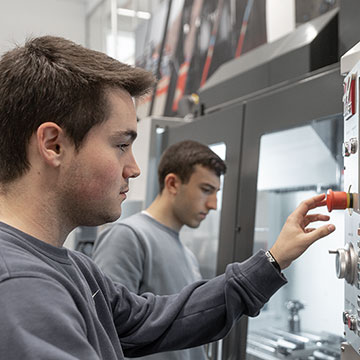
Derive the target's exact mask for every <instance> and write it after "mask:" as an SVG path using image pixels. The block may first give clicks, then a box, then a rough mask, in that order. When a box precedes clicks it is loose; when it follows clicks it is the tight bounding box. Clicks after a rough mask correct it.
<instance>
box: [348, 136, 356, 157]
mask: <svg viewBox="0 0 360 360" xmlns="http://www.w3.org/2000/svg"><path fill="white" fill-rule="evenodd" d="M349 146H350V153H351V154H355V153H356V151H357V139H356V138H351V139H350V140H349Z"/></svg>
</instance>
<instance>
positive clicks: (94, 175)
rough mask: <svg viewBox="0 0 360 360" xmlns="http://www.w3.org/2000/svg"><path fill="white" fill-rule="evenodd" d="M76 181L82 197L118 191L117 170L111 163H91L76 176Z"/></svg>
mask: <svg viewBox="0 0 360 360" xmlns="http://www.w3.org/2000/svg"><path fill="white" fill-rule="evenodd" d="M79 180H80V181H79ZM77 183H78V186H77V191H79V195H81V196H82V197H86V196H88V197H92V198H101V197H103V196H104V195H105V194H107V193H109V192H110V193H113V192H115V191H117V192H119V186H118V183H119V171H118V169H117V167H116V166H115V164H113V163H109V162H107V163H100V164H99V163H97V164H92V166H89V167H88V168H86V170H85V171H83V172H82V173H81V174H80V176H78V181H77Z"/></svg>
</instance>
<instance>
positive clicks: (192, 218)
mask: <svg viewBox="0 0 360 360" xmlns="http://www.w3.org/2000/svg"><path fill="white" fill-rule="evenodd" d="M225 171H226V165H225V163H224V161H223V160H222V159H221V158H220V157H219V156H218V155H216V154H215V153H214V152H213V151H212V150H211V149H210V148H209V147H208V146H206V145H203V144H200V143H198V142H196V141H190V140H187V141H181V142H179V143H177V144H174V145H172V146H170V147H169V148H168V149H167V150H166V151H165V152H164V153H163V155H162V157H161V159H160V163H159V166H158V179H159V189H160V191H159V194H158V195H157V197H156V199H155V200H154V201H153V202H152V204H151V205H150V206H149V208H148V209H146V210H145V211H142V212H141V213H138V214H135V215H133V216H130V217H128V218H126V219H125V220H123V221H120V222H115V223H113V224H111V225H109V226H108V227H106V228H105V229H104V231H102V232H101V233H100V235H99V237H98V239H97V241H96V242H95V246H94V251H93V259H94V261H95V263H97V265H99V267H100V268H101V269H102V270H103V271H104V272H105V274H107V275H109V276H110V277H111V279H112V280H114V281H117V282H119V283H121V284H122V285H125V286H126V287H127V288H128V289H129V290H130V291H133V292H135V293H137V294H139V295H141V294H143V293H145V292H151V293H153V294H156V295H171V294H176V293H178V292H179V291H180V290H182V289H183V288H184V287H185V286H186V285H189V284H191V283H193V282H194V281H197V280H200V279H201V275H200V269H199V264H198V262H197V259H196V257H195V255H194V254H193V253H192V252H191V251H190V249H188V248H187V247H186V246H184V245H183V244H182V243H181V241H180V238H179V231H180V229H181V228H182V227H183V226H184V225H187V226H189V227H191V228H197V227H198V226H199V225H200V223H201V221H202V220H204V219H205V217H206V215H207V214H208V212H209V211H210V210H215V209H216V206H217V198H216V196H217V192H218V191H219V189H220V176H221V175H223V174H224V173H225ZM145 358H146V359H149V360H150V359H155V358H156V360H162V359H164V360H180V359H184V360H205V359H206V356H205V352H204V349H203V347H195V348H191V349H186V350H181V351H175V352H171V353H169V352H164V353H161V354H156V355H149V356H146V357H144V358H142V359H145Z"/></svg>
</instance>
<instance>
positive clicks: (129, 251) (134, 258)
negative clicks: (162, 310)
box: [92, 224, 145, 294]
mask: <svg viewBox="0 0 360 360" xmlns="http://www.w3.org/2000/svg"><path fill="white" fill-rule="evenodd" d="M97 241H98V242H99V243H98V245H97V246H96V248H95V249H94V252H93V254H92V258H93V260H94V262H95V263H96V264H97V265H98V266H99V267H100V269H101V270H103V271H104V273H105V274H107V275H108V276H109V277H110V278H111V279H112V280H113V281H115V282H119V283H121V284H122V285H124V286H125V287H126V288H128V289H129V290H130V291H132V292H135V293H137V294H138V293H139V289H140V282H141V279H142V274H143V266H144V256H145V255H144V249H143V248H142V246H141V244H140V241H139V240H138V239H137V236H136V234H135V233H134V231H133V230H132V229H131V228H130V227H128V226H126V225H124V224H116V225H113V226H111V227H109V228H108V229H106V230H105V231H103V232H102V233H101V234H100V235H99V239H97Z"/></svg>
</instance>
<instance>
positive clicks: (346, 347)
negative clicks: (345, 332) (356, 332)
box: [341, 342, 360, 360]
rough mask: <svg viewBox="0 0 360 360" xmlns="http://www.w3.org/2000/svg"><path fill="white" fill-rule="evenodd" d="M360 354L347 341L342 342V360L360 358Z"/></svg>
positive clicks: (357, 359)
mask: <svg viewBox="0 0 360 360" xmlns="http://www.w3.org/2000/svg"><path fill="white" fill-rule="evenodd" d="M359 359H360V356H359V355H358V354H357V353H356V351H355V350H354V348H353V347H352V346H351V345H350V344H349V343H347V342H343V343H341V360H359Z"/></svg>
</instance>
